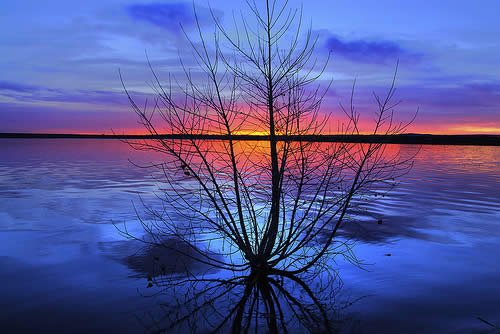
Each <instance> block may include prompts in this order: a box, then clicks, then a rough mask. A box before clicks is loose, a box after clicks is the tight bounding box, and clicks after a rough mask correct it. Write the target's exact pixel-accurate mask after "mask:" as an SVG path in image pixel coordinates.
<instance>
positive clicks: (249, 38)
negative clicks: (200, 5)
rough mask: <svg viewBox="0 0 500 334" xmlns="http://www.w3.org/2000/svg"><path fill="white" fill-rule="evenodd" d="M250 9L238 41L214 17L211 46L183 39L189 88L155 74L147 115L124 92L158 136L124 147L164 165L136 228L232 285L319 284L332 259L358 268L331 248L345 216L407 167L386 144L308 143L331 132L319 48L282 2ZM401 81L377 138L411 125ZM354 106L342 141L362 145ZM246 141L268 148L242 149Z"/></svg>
mask: <svg viewBox="0 0 500 334" xmlns="http://www.w3.org/2000/svg"><path fill="white" fill-rule="evenodd" d="M247 8H248V10H249V13H250V14H251V15H248V13H242V14H241V18H239V19H238V20H236V19H235V20H234V21H235V24H234V27H233V29H231V30H228V29H226V28H225V27H224V26H223V25H222V23H221V22H220V20H219V19H218V18H217V17H216V15H214V14H213V13H212V17H213V20H214V26H215V32H213V34H210V36H211V37H210V38H207V37H206V35H205V32H204V31H202V29H201V27H200V25H199V24H198V36H197V37H196V39H194V38H190V37H189V36H187V34H186V36H187V37H188V40H189V43H190V44H191V47H192V50H193V55H194V57H195V59H196V67H194V68H191V67H187V66H186V65H184V64H183V63H182V59H181V64H182V68H183V70H184V79H183V80H179V79H178V78H175V77H173V76H169V78H168V80H167V82H166V83H164V82H162V81H161V80H160V78H159V76H158V75H157V73H156V72H155V71H154V70H153V67H152V65H151V63H150V68H151V72H152V76H153V78H154V81H153V84H152V87H153V89H154V91H155V98H154V101H153V103H152V104H151V103H150V105H149V106H148V105H146V106H145V107H140V106H139V105H138V104H137V103H136V102H135V100H134V98H133V97H132V96H131V93H130V92H129V91H128V90H127V89H126V87H125V85H124V88H125V90H126V93H127V95H128V98H129V100H130V103H131V105H132V108H133V110H134V111H135V113H136V114H137V115H138V118H139V120H140V123H141V124H142V125H143V126H144V128H145V129H146V130H147V131H148V133H149V134H151V135H152V136H153V137H152V139H148V140H142V141H141V140H137V141H129V144H130V145H132V146H133V147H134V148H136V149H139V150H152V151H156V152H160V153H162V154H163V155H164V157H165V160H164V161H163V162H160V163H156V164H152V165H151V166H148V167H153V168H157V169H158V171H160V172H161V173H160V175H159V179H158V180H159V182H160V190H161V191H159V192H158V193H157V196H158V198H159V199H160V202H161V204H160V205H159V206H146V210H147V215H146V216H147V219H146V218H145V217H146V216H141V215H139V219H140V221H141V223H142V225H143V227H144V229H145V231H146V232H147V235H148V239H147V240H148V242H150V243H154V244H160V245H161V244H162V243H163V242H164V240H165V239H168V238H175V239H176V240H178V244H179V245H182V246H180V247H173V249H175V251H177V252H180V253H182V255H184V256H188V257H190V258H192V259H195V260H196V261H199V262H201V263H204V264H207V265H209V266H211V267H214V268H218V269H225V270H229V271H230V272H232V273H235V275H236V273H237V272H247V271H250V272H251V273H256V272H264V273H265V274H266V275H272V274H279V275H285V276H287V277H292V276H293V275H298V274H301V273H306V272H307V273H311V272H318V273H319V272H321V270H323V269H324V268H325V266H326V267H328V266H330V264H331V263H332V262H331V261H330V258H331V257H332V256H335V255H336V254H342V255H343V256H346V257H348V258H350V259H353V257H352V253H351V252H350V250H349V247H346V246H347V245H346V243H345V242H342V241H340V240H339V239H338V238H335V236H336V235H337V232H338V231H339V228H340V227H341V226H342V224H343V223H344V222H345V221H346V217H347V216H348V215H349V210H350V209H351V208H352V207H353V206H354V205H356V203H359V201H361V200H363V199H370V198H371V191H372V190H373V189H374V187H377V189H379V190H380V188H385V189H388V188H390V187H392V186H393V185H394V179H395V178H396V177H398V176H399V175H401V174H403V173H405V172H406V171H407V168H409V166H410V164H411V163H410V161H408V160H404V161H403V160H401V159H400V157H399V155H398V154H397V152H395V153H394V152H393V153H391V152H388V151H387V149H386V146H385V145H383V144H380V143H367V144H353V143H347V142H334V143H325V142H314V141H310V140H305V137H304V135H308V136H314V135H317V134H321V133H322V132H323V131H324V129H325V126H326V125H327V124H328V123H329V121H331V119H330V116H329V115H326V114H324V113H322V112H321V110H320V109H321V103H322V101H323V98H324V97H325V94H326V93H327V92H328V89H329V86H330V84H329V82H328V83H327V84H326V85H323V86H321V85H320V81H321V79H322V77H323V73H324V71H325V69H326V66H327V63H328V61H326V62H325V63H324V64H321V65H320V64H318V61H317V60H316V59H315V58H314V50H315V47H316V44H317V41H318V39H317V37H314V36H313V34H312V32H311V28H309V29H307V30H306V31H305V33H304V32H303V29H302V26H303V22H302V13H301V10H299V9H290V8H288V4H287V1H284V2H281V1H278V0H267V1H265V3H264V4H263V6H260V5H258V4H256V3H255V2H251V1H248V2H247ZM194 15H195V16H196V15H197V14H196V10H195V11H194ZM236 21H238V22H239V23H236ZM196 22H199V20H198V17H197V16H196ZM396 71H397V69H396ZM395 76H396V73H395V75H394V78H393V80H392V83H391V85H390V87H389V89H388V91H387V94H386V95H385V96H378V95H374V96H375V101H376V103H377V109H376V110H375V111H374V116H375V117H374V122H373V124H372V130H371V133H372V134H381V135H391V134H399V133H402V132H403V131H404V129H405V127H406V126H407V125H408V124H403V123H399V122H396V121H395V120H394V117H393V116H394V108H395V106H396V105H397V102H393V99H394V92H395V87H394V82H395ZM122 82H123V80H122ZM353 92H354V88H353ZM353 95H354V94H353ZM353 95H352V96H351V99H350V103H349V104H348V105H347V106H341V107H342V110H343V111H344V114H345V116H346V120H345V121H344V122H343V123H342V126H339V127H338V133H340V134H344V135H353V134H360V131H361V130H360V113H359V112H357V111H356V109H355V108H354V102H353V100H354V98H353ZM166 133H174V134H177V135H179V137H178V138H176V139H173V138H171V137H168V136H163V135H164V134H166ZM241 134H260V135H264V136H263V137H259V140H253V141H252V140H240V137H238V136H239V135H241ZM200 135H218V136H219V137H217V138H218V140H214V139H213V137H212V138H209V137H203V136H200ZM221 138H222V140H221ZM123 232H124V233H125V234H126V235H127V236H129V237H132V238H137V236H134V235H131V234H130V233H128V232H127V231H126V230H124V231H123ZM169 245H170V246H165V247H171V243H169ZM251 275H254V274H251Z"/></svg>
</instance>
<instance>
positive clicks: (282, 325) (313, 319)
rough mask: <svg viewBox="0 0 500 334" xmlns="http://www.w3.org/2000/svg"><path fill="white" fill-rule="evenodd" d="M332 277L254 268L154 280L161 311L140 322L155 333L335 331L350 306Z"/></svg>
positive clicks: (320, 272) (163, 276)
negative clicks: (340, 297) (245, 272)
mask: <svg viewBox="0 0 500 334" xmlns="http://www.w3.org/2000/svg"><path fill="white" fill-rule="evenodd" d="M158 269H159V270H161V269H160V266H158ZM323 269H324V268H323ZM332 273H335V271H324V270H318V271H315V272H311V273H310V274H308V275H307V276H306V277H298V276H295V275H292V274H287V273H284V274H273V273H272V272H267V271H264V270H262V271H258V270H252V271H251V272H250V273H249V274H248V275H237V274H235V273H229V272H228V273H224V274H225V275H223V273H221V272H218V273H216V274H206V275H187V276H184V277H179V276H178V275H171V274H160V275H158V276H156V277H154V276H150V277H148V281H149V282H148V283H149V286H150V287H152V290H154V291H155V292H154V293H153V294H152V295H154V296H156V297H159V298H160V300H161V313H156V314H155V315H154V316H153V315H151V314H150V317H151V318H150V319H148V320H147V321H146V320H142V322H143V325H144V327H145V328H146V330H147V332H151V333H172V332H180V333H185V332H193V333H198V332H221V333H226V332H231V333H249V332H254V333H262V332H269V333H288V332H310V333H335V332H337V331H338V327H339V326H340V325H342V322H341V321H339V319H340V318H339V312H340V310H342V309H343V308H345V307H346V306H347V304H346V305H340V302H339V301H338V300H337V299H336V295H337V293H338V292H339V291H340V288H341V286H342V284H341V281H340V279H339V278H338V276H337V275H336V274H332ZM221 276H227V277H224V278H220V277H221Z"/></svg>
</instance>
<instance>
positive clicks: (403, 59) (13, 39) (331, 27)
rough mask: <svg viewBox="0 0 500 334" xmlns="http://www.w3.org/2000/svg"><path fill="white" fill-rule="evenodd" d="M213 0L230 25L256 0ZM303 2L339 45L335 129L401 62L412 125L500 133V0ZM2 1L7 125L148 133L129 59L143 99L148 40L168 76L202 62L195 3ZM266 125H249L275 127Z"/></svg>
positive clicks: (401, 86)
mask: <svg viewBox="0 0 500 334" xmlns="http://www.w3.org/2000/svg"><path fill="white" fill-rule="evenodd" d="M28 3H30V2H28ZM300 4H301V2H300V1H298V0H294V1H292V2H291V3H290V5H291V6H293V7H295V6H300ZM210 5H211V7H212V9H213V11H214V13H216V16H218V17H220V18H221V20H222V22H223V23H224V24H227V25H228V26H231V19H230V17H231V15H232V14H231V13H232V12H235V13H238V12H239V11H243V14H244V11H245V10H246V9H245V7H244V2H241V3H239V2H233V3H231V5H229V6H228V4H227V3H226V2H224V1H222V0H215V1H211V2H210ZM303 5H304V6H303V16H304V20H305V22H311V26H312V33H313V35H315V36H318V42H317V46H316V49H315V55H314V57H315V58H316V59H318V61H319V62H321V61H324V60H325V59H326V58H327V57H328V55H329V54H330V62H329V65H328V66H327V68H326V69H325V72H324V74H323V76H322V77H321V78H320V83H323V85H325V84H327V82H328V80H330V79H333V84H332V87H331V89H330V91H329V92H328V93H327V94H326V95H325V98H324V101H323V104H322V107H321V112H322V113H323V114H327V113H330V112H333V117H331V118H330V122H329V124H327V126H325V130H324V133H325V134H328V133H336V132H337V131H336V129H337V126H338V124H339V122H341V120H340V119H341V116H340V115H341V112H340V108H339V104H340V103H343V104H344V105H345V104H346V103H348V101H349V99H350V95H351V94H350V93H351V91H350V90H351V87H352V84H353V82H354V80H356V89H355V94H354V97H355V98H354V104H355V107H356V108H357V110H359V111H361V114H362V121H365V122H368V121H369V120H371V119H372V114H371V111H373V108H374V103H375V101H374V99H373V92H376V93H377V94H379V95H383V94H384V92H385V91H386V90H387V88H388V87H389V86H390V82H391V78H392V76H393V74H394V69H395V65H396V63H397V62H398V61H399V70H398V74H397V80H396V87H397V91H396V95H395V99H397V100H401V103H400V104H399V105H398V110H397V114H396V115H397V117H399V118H401V119H403V120H408V119H411V117H412V115H413V114H414V112H415V111H416V110H417V109H418V110H419V112H418V115H417V118H416V119H415V121H414V122H413V124H412V125H411V127H409V128H408V129H407V130H408V132H415V133H431V134H500V127H499V126H498V124H500V109H499V108H500V107H499V106H500V95H499V91H500V66H499V65H500V64H499V61H498V59H500V43H499V42H498V38H497V36H498V35H499V34H500V25H499V24H498V20H497V18H496V15H495V13H497V12H498V10H497V7H498V4H497V2H496V1H494V0H487V1H483V2H481V5H480V6H479V5H475V4H473V3H471V2H469V1H465V0H460V1H444V2H439V3H433V4H430V3H423V2H412V3H404V4H402V3H401V2H399V1H396V0H387V1H383V3H376V2H371V1H361V2H356V4H351V3H349V2H345V1H344V2H342V1H334V2H331V3H330V2H328V4H327V3H326V2H324V1H309V2H307V3H304V4H303ZM195 6H196V8H197V14H198V17H199V19H200V24H201V28H202V30H206V31H212V30H213V22H212V20H211V18H210V10H209V9H208V7H207V4H206V2H203V1H195ZM0 11H1V13H2V20H1V21H0V31H1V32H0V42H1V43H0V53H1V54H2V58H1V59H0V71H1V73H2V77H1V78H0V132H28V133H90V134H112V133H120V134H123V133H127V134H144V133H145V131H144V130H143V129H142V127H141V126H140V125H139V124H138V123H137V118H136V115H134V114H133V112H132V111H131V108H130V105H129V102H128V100H127V97H126V95H125V93H124V91H123V88H122V85H121V82H120V77H119V75H118V69H120V71H121V73H122V75H123V80H124V83H125V84H126V86H127V87H128V89H129V90H130V92H131V94H132V95H133V96H134V97H135V98H137V100H138V102H139V103H140V104H141V105H143V104H144V103H145V101H146V100H148V101H149V102H151V101H152V100H153V99H154V92H153V90H152V89H151V87H150V82H151V80H152V75H151V73H150V70H149V68H148V65H147V58H146V54H145V52H144V51H146V52H147V57H148V58H149V59H150V61H151V64H152V66H153V68H154V69H155V70H156V71H157V72H158V75H159V77H160V80H163V81H164V82H165V81H167V78H168V75H169V73H170V75H172V76H173V77H175V78H176V80H180V81H182V77H183V72H182V68H181V65H180V64H181V61H182V63H183V64H184V65H185V66H186V67H187V68H188V69H189V70H190V71H193V73H196V71H197V70H196V63H195V62H194V59H193V56H192V50H191V49H190V45H189V43H188V42H187V40H186V38H185V36H184V34H183V32H182V29H184V31H185V32H186V34H187V35H189V36H192V37H194V38H195V39H196V36H197V32H196V24H195V20H194V15H193V8H192V4H191V2H175V3H174V2H161V3H160V2H149V3H148V2H146V3H142V2H138V1H134V0H120V1H97V0H91V1H86V2H82V3H79V4H78V5H75V4H72V5H69V4H68V3H67V2H64V1H60V0H54V1H51V5H50V6H45V5H42V4H41V3H40V2H31V3H30V4H28V5H23V6H20V5H18V2H17V1H13V0H7V1H3V2H2V4H1V5H0ZM21 21H22V22H23V24H19V22H21ZM180 23H182V27H183V28H182V29H181V26H180ZM230 32H231V31H230ZM196 80H203V77H202V76H197V77H196ZM255 130H256V131H253V130H252V129H251V127H247V128H246V129H245V130H240V131H239V132H238V133H240V134H264V132H263V131H262V129H255ZM165 131H168V130H165ZM363 132H364V133H370V131H369V130H363Z"/></svg>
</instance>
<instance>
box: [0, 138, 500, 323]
mask: <svg viewBox="0 0 500 334" xmlns="http://www.w3.org/2000/svg"><path fill="white" fill-rule="evenodd" d="M396 149H399V150H401V152H403V153H404V152H407V154H408V155H411V154H413V153H415V152H417V151H418V150H420V151H419V153H418V155H417V156H416V158H415V161H414V167H413V168H412V170H411V171H410V172H409V173H408V174H407V175H405V176H404V177H403V178H401V179H400V180H399V181H400V183H399V185H398V186H397V187H396V188H395V189H394V190H393V191H391V192H390V193H389V194H388V195H386V196H385V197H380V198H378V199H377V200H376V201H375V202H374V203H372V204H371V205H370V206H369V207H366V208H365V211H363V212H362V213H360V214H359V215H358V219H357V222H355V223H353V224H352V225H351V226H348V227H346V229H345V230H344V231H343V235H344V236H349V238H350V239H351V240H353V242H355V246H354V251H355V253H356V255H357V257H358V258H359V259H360V260H361V261H362V262H363V263H364V265H363V266H362V268H358V267H356V266H354V265H352V264H350V263H348V262H346V261H343V260H342V259H339V260H338V261H337V266H338V268H339V274H340V278H341V279H342V282H343V287H342V289H341V291H340V293H339V297H338V298H339V299H340V300H345V301H346V303H347V304H346V305H348V304H351V303H350V302H349V301H351V302H352V305H349V306H346V307H344V308H343V309H342V319H344V322H345V323H346V326H345V328H344V329H343V331H344V332H348V333H350V332H354V333H490V332H491V333H494V327H493V325H496V326H499V327H500V147H477V146H421V147H417V146H414V145H401V146H398V147H396ZM160 158H161V156H159V155H158V154H156V155H155V154H151V153H144V152H137V151H133V150H132V149H130V148H129V147H128V146H127V145H126V144H123V143H121V142H119V141H116V140H91V139H83V140H76V139H57V140H53V139H36V140H33V139H16V140H12V139H0V333H59V332H62V333H97V332H99V333H101V332H102V333H109V332H120V333H141V332H144V331H147V329H148V328H149V325H150V323H151V321H152V315H158V314H159V313H160V311H159V306H158V305H159V304H160V303H161V302H162V298H165V296H161V295H158V296H150V295H151V293H150V292H152V291H151V290H152V289H148V288H147V285H148V281H147V274H146V272H147V271H145V270H143V269H141V268H142V267H141V261H142V257H141V255H140V254H141V249H142V248H143V245H142V244H140V243H138V242H135V241H131V240H126V239H125V238H124V237H123V236H121V235H120V233H119V232H118V231H117V229H116V227H115V226H114V225H113V223H118V224H120V223H123V222H130V225H129V226H130V228H131V229H132V232H134V233H137V234H140V233H141V228H140V226H139V225H138V224H137V217H136V212H135V209H134V208H137V209H138V210H139V211H140V208H141V200H140V198H142V199H144V200H145V201H148V200H154V191H155V190H156V189H157V184H156V183H155V181H154V179H153V178H152V177H151V175H150V174H151V171H149V170H147V169H141V168H138V167H136V166H134V165H133V164H132V163H131V162H130V161H129V159H130V160H132V161H134V162H135V163H140V162H150V161H155V160H157V159H160ZM379 220H381V222H382V224H378V223H377V222H378V221H379ZM200 321H201V320H200ZM485 321H486V322H489V323H491V324H487V323H486V322H485ZM341 327H342V326H341ZM297 331H298V329H297ZM291 332H294V329H293V328H291Z"/></svg>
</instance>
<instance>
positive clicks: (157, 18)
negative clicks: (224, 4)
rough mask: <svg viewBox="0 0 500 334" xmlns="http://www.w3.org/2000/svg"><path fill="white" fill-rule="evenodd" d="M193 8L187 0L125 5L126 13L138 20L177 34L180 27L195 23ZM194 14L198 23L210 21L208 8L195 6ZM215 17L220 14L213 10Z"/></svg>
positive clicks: (190, 25) (180, 30)
mask: <svg viewBox="0 0 500 334" xmlns="http://www.w3.org/2000/svg"><path fill="white" fill-rule="evenodd" d="M194 10H195V8H194V7H193V4H191V3H188V2H173V3H150V4H134V5H130V6H128V7H127V12H128V15H129V16H130V17H131V18H133V19H135V20H138V21H143V22H147V23H150V24H153V25H155V26H158V27H160V28H162V29H165V30H167V31H169V32H171V33H174V34H179V33H181V32H182V28H181V27H183V28H185V29H186V28H187V29H189V28H192V27H195V25H196V17H195V12H194ZM196 15H197V17H198V22H199V23H200V25H206V24H207V23H209V22H211V16H212V14H211V13H210V9H208V8H205V7H199V6H196ZM214 15H216V16H217V17H219V16H221V15H222V14H221V13H220V12H218V11H214Z"/></svg>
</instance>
